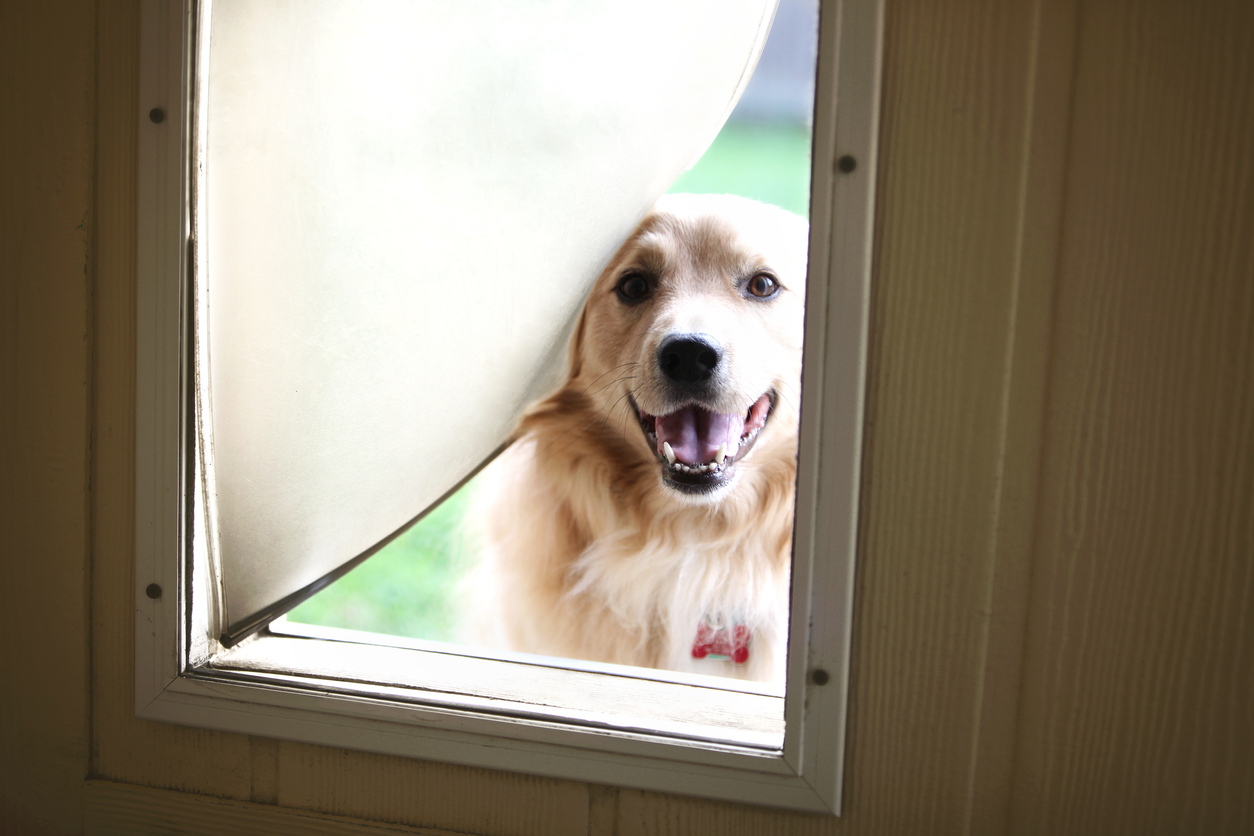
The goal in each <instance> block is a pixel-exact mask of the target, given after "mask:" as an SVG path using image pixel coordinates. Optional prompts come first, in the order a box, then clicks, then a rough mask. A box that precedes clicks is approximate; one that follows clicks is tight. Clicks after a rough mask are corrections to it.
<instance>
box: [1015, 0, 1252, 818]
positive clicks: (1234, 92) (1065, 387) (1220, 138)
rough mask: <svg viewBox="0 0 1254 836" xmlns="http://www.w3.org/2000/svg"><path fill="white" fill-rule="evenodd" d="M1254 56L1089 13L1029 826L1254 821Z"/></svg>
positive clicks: (1043, 526) (1156, 8)
mask: <svg viewBox="0 0 1254 836" xmlns="http://www.w3.org/2000/svg"><path fill="white" fill-rule="evenodd" d="M1252 56H1254V7H1252V6H1251V5H1250V4H1249V3H1248V2H1239V0H1234V2H1210V3H1203V4H1187V5H1185V4H1171V3H1139V2H1106V1H1104V0H1103V1H1102V2H1087V3H1084V4H1083V7H1082V14H1081V18H1080V29H1079V46H1078V60H1077V69H1076V73H1077V84H1076V91H1077V92H1076V101H1075V112H1074V121H1073V129H1072V136H1071V143H1070V159H1071V163H1070V167H1069V171H1068V182H1067V202H1066V214H1065V218H1066V221H1065V226H1064V238H1063V250H1062V258H1061V271H1060V275H1059V295H1058V307H1057V313H1056V323H1055V328H1056V331H1055V341H1054V362H1053V375H1052V380H1051V390H1050V409H1049V417H1048V425H1047V435H1046V439H1045V456H1044V458H1045V462H1046V464H1045V467H1044V480H1043V483H1042V487H1041V505H1040V525H1039V534H1038V539H1037V544H1036V557H1035V564H1036V565H1035V574H1034V578H1033V590H1032V609H1031V615H1030V621H1029V645H1028V648H1027V656H1026V659H1027V661H1026V675H1025V679H1024V689H1023V708H1022V714H1021V726H1020V733H1019V741H1018V747H1017V749H1018V759H1017V763H1016V770H1015V805H1014V822H1015V832H1017V833H1069V834H1083V833H1094V834H1097V833H1101V834H1110V833H1137V834H1152V833H1206V834H1227V833H1232V834H1237V833H1250V832H1254V745H1252V744H1254V385H1252V384H1254V61H1252Z"/></svg>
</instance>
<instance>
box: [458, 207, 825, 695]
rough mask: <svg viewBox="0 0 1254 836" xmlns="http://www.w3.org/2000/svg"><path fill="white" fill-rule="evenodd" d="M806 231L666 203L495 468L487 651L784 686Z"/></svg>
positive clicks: (490, 487)
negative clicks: (562, 375) (558, 381)
mask: <svg viewBox="0 0 1254 836" xmlns="http://www.w3.org/2000/svg"><path fill="white" fill-rule="evenodd" d="M808 229H809V227H808V224H807V223H806V221H805V220H804V219H802V218H800V217H797V216H796V215H793V214H791V213H789V212H786V211H784V210H783V209H779V208H776V207H773V206H767V205H765V204H762V203H757V202H755V201H752V200H747V199H745V198H740V197H732V196H727V195H718V196H715V195H670V196H667V197H664V198H663V199H662V200H661V201H659V202H658V204H657V205H656V206H655V207H654V209H653V210H652V211H651V212H650V213H649V214H648V215H647V216H646V217H645V219H644V220H643V221H642V222H641V223H640V225H639V226H638V227H637V228H636V230H635V232H633V233H632V234H631V236H630V237H629V238H628V239H627V241H626V242H625V243H624V244H623V245H622V247H621V248H620V249H619V251H618V253H617V254H616V255H615V256H614V258H613V259H612V260H611V261H610V263H609V266H608V267H606V269H605V271H604V272H603V273H602V274H601V276H600V277H599V278H598V279H597V280H596V283H595V285H594V286H593V288H592V291H591V293H590V295H589V297H588V300H587V302H586V303H585V306H584V308H583V311H582V313H581V315H580V317H579V320H578V322H577V324H576V327H575V329H574V332H573V334H572V336H571V341H570V347H569V361H568V362H569V368H568V373H567V376H566V382H565V383H564V384H563V385H562V386H561V388H559V389H558V390H557V391H556V392H555V393H554V394H552V395H551V396H550V397H548V398H547V399H545V400H543V401H541V402H539V403H538V404H536V405H535V406H533V407H532V408H531V409H530V410H529V411H528V412H527V413H526V414H525V416H524V417H523V419H522V421H521V422H520V424H519V427H518V430H517V433H516V436H515V438H516V440H515V442H514V444H513V445H512V446H510V447H509V448H508V449H507V450H506V451H505V452H504V453H503V454H502V455H501V456H500V457H499V459H498V460H497V461H496V462H494V463H493V464H492V465H491V468H492V470H493V471H494V473H493V474H492V476H491V477H490V478H488V479H487V480H486V481H487V487H486V488H485V495H481V497H480V508H479V512H478V513H479V514H480V515H481V523H480V524H481V528H482V530H481V535H480V536H481V537H482V539H483V542H482V543H481V544H480V548H481V552H482V558H481V561H482V562H481V564H480V566H479V567H478V571H477V572H476V574H475V579H474V581H473V583H472V586H473V590H474V592H473V594H474V596H475V597H476V599H477V601H478V604H479V607H478V609H479V612H478V614H477V615H475V616H474V617H473V620H474V622H475V624H476V625H477V627H478V628H479V635H478V636H477V637H476V638H477V639H478V640H480V641H481V642H482V643H484V644H488V645H492V646H495V647H500V648H505V649H509V650H517V651H525V652H530V653H540V654H546V655H552V656H563V657H569V658H577V659H588V660H595V661H601V662H612V663H618V664H624V665H636V666H645V667H656V668H667V669H671V670H677V671H689V672H695V673H704V674H716V675H723V676H731V677H737V678H742V679H754V680H760V681H768V682H777V683H778V682H782V681H783V675H784V661H785V651H786V648H787V641H788V589H789V569H790V556H791V542H792V520H793V493H794V482H795V475H796V456H797V418H798V413H797V408H798V397H799V384H800V375H801V338H802V317H803V306H804V288H805V275H806V254H807V244H808Z"/></svg>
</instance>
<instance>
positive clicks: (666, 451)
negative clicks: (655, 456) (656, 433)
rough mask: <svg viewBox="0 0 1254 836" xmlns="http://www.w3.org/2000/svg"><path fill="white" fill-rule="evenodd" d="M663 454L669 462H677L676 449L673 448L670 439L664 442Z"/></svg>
mask: <svg viewBox="0 0 1254 836" xmlns="http://www.w3.org/2000/svg"><path fill="white" fill-rule="evenodd" d="M662 455H663V456H665V457H666V463H667V464H674V463H675V451H674V450H672V449H671V443H670V442H669V441H663V442H662Z"/></svg>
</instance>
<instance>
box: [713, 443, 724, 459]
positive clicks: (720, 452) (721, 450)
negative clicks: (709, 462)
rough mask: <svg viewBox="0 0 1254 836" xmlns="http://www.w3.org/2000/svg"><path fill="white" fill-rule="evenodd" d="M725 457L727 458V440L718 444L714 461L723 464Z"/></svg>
mask: <svg viewBox="0 0 1254 836" xmlns="http://www.w3.org/2000/svg"><path fill="white" fill-rule="evenodd" d="M725 458H727V442H726V441H724V442H723V443H722V444H720V445H718V450H716V451H715V452H714V463H715V464H722V463H723V459H725Z"/></svg>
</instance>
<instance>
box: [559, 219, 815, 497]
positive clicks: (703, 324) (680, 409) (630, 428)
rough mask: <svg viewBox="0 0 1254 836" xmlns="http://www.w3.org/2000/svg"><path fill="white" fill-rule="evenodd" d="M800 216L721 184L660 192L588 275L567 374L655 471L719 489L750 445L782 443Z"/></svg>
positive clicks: (793, 400) (670, 481)
mask: <svg viewBox="0 0 1254 836" xmlns="http://www.w3.org/2000/svg"><path fill="white" fill-rule="evenodd" d="M808 230H809V227H808V224H807V223H806V221H805V220H804V219H802V218H800V217H797V216H796V215H793V214H791V213H789V212H786V211H784V210H783V209H779V208H776V207H773V206H767V205H765V204H761V203H757V202H756V201H752V200H747V199H745V198H739V197H733V196H728V195H718V196H715V195H670V196H667V197H664V198H663V199H662V200H661V201H659V202H658V204H657V206H655V207H654V209H653V210H652V211H651V212H650V213H649V215H648V216H647V217H646V218H645V219H644V220H643V221H642V222H641V224H640V226H639V227H638V228H637V229H636V231H635V232H634V233H633V234H632V235H631V237H630V238H628V239H627V241H626V242H625V243H624V244H623V246H622V247H621V248H620V249H619V251H618V253H617V254H616V255H615V256H614V258H613V259H612V261H611V262H610V264H609V266H608V267H607V268H606V270H605V272H604V273H602V274H601V276H600V277H599V278H598V279H597V282H596V284H595V285H594V287H593V289H592V292H591V294H590V296H589V298H588V302H587V304H586V306H585V308H584V312H583V315H582V317H581V319H580V321H579V324H578V326H577V328H576V332H575V335H574V337H573V339H572V347H571V348H572V357H571V379H570V384H571V385H572V386H573V387H577V388H581V389H582V390H583V391H584V392H586V393H587V394H588V395H590V396H591V398H590V400H591V402H592V403H593V404H594V406H593V408H594V409H595V410H596V411H598V412H600V413H602V415H600V416H599V417H600V418H601V420H602V426H604V427H605V428H606V431H608V432H615V433H618V434H620V435H621V436H622V438H621V439H618V440H619V441H622V442H624V443H625V444H626V446H627V448H628V449H630V450H631V451H632V453H631V455H632V456H633V457H634V458H636V459H638V460H640V462H647V464H648V466H649V467H650V468H655V469H656V470H655V472H656V473H657V474H658V475H659V476H660V478H661V483H662V485H664V486H665V489H666V490H668V491H673V492H675V494H676V495H680V496H683V497H687V498H689V499H691V500H693V501H698V502H711V501H717V500H719V499H721V498H722V497H724V496H726V495H727V494H728V492H729V491H731V490H732V488H733V486H734V485H735V484H736V481H737V479H738V478H739V474H740V472H741V471H743V470H745V469H746V468H749V467H751V465H750V462H752V461H753V460H754V459H755V458H757V459H759V460H765V459H766V458H767V457H771V456H774V457H776V458H778V457H780V456H786V457H787V458H788V460H789V461H791V460H792V458H793V457H794V456H795V448H796V422H797V405H798V404H797V401H798V397H799V394H800V393H799V385H800V374H801V339H802V318H803V306H804V291H805V273H806V252H807V243H808Z"/></svg>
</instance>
